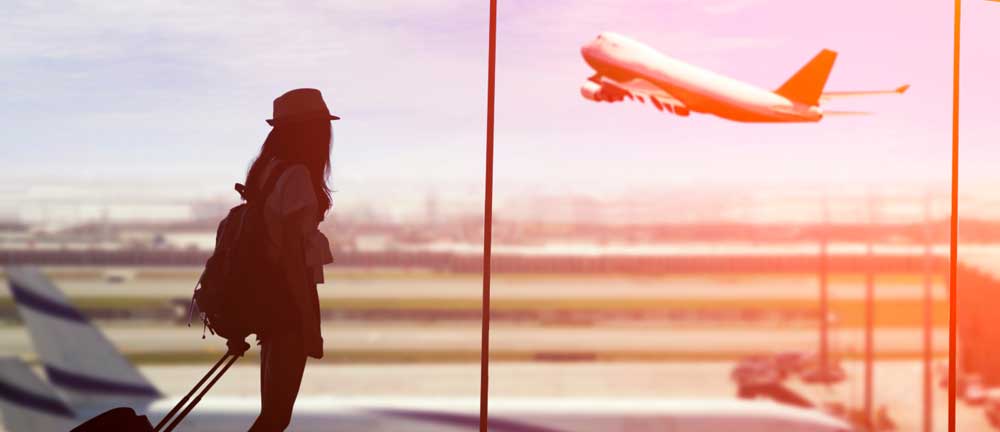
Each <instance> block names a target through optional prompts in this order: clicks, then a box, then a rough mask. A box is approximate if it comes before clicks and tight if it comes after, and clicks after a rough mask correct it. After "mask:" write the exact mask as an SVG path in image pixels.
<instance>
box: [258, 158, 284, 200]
mask: <svg viewBox="0 0 1000 432" xmlns="http://www.w3.org/2000/svg"><path fill="white" fill-rule="evenodd" d="M288 166H289V163H288V162H285V161H283V160H278V161H277V162H276V163H275V165H274V168H271V172H269V173H268V176H267V181H265V182H264V187H262V188H261V189H260V190H257V191H254V192H257V194H254V198H256V197H258V196H259V197H260V198H261V199H262V200H263V199H267V196H268V195H270V194H271V191H273V190H274V187H275V186H276V185H277V184H278V179H280V178H281V174H282V173H284V172H285V169H286V168H288ZM248 201H249V200H248Z"/></svg>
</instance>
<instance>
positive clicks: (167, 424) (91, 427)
mask: <svg viewBox="0 0 1000 432" xmlns="http://www.w3.org/2000/svg"><path fill="white" fill-rule="evenodd" d="M239 344H242V345H236V346H233V345H234V344H233V343H229V350H228V351H226V353H225V354H223V355H222V358H220V359H219V361H217V362H215V365H214V366H212V369H209V371H208V373H206V374H205V376H203V377H202V378H201V380H200V381H198V383H197V384H195V385H194V388H192V389H191V391H189V392H188V394H186V395H184V397H183V398H182V399H181V400H180V402H177V405H174V407H173V408H172V409H171V410H170V412H168V413H167V415H165V416H163V419H162V420H160V422H159V423H157V425H156V427H153V424H152V423H150V422H149V418H147V417H146V416H144V415H139V414H137V413H136V412H135V410H133V409H132V408H128V407H118V408H113V409H110V410H108V411H105V412H103V413H101V414H99V415H98V416H97V417H94V418H92V419H90V420H87V421H86V422H84V423H83V424H81V425H79V426H77V427H76V428H74V429H73V430H72V431H70V432H119V431H121V432H171V431H173V430H174V428H176V427H177V425H179V424H180V423H181V421H183V420H184V417H187V415H188V413H190V412H191V410H193V409H194V407H195V406H196V405H198V402H201V398H202V396H205V394H206V393H208V391H209V390H211V389H212V386H214V385H215V382H216V381H218V380H219V378H222V375H224V374H225V373H226V371H227V370H229V367H230V366H232V365H233V363H236V360H237V359H239V358H240V357H242V356H243V353H245V352H246V350H248V349H250V344H248V343H246V342H244V341H239ZM223 363H225V365H224V366H223ZM219 366H222V370H221V371H219V373H218V374H216V373H215V371H216V370H218V369H219ZM213 375H214V377H213ZM209 377H211V378H212V379H211V380H209ZM206 381H208V385H207V386H205V388H203V389H202V390H201V391H200V392H198V396H195V398H194V400H193V401H191V404H189V405H186V404H187V402H188V400H190V399H191V396H192V395H194V394H195V392H196V391H198V388H199V387H201V386H202V385H203V384H205V382H206ZM185 405H186V406H185ZM182 407H183V410H182V409H181V408H182ZM178 412H180V413H179V414H178Z"/></svg>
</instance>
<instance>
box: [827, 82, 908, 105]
mask: <svg viewBox="0 0 1000 432" xmlns="http://www.w3.org/2000/svg"><path fill="white" fill-rule="evenodd" d="M909 88H910V85H909V84H905V85H901V86H899V87H896V88H895V89H892V90H865V91H835V92H823V94H822V95H820V100H821V101H828V100H831V99H840V98H843V97H854V96H873V95H883V94H903V93H906V90H908V89H909Z"/></svg>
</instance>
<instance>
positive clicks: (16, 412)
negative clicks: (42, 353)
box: [0, 357, 77, 432]
mask: <svg viewBox="0 0 1000 432" xmlns="http://www.w3.org/2000/svg"><path fill="white" fill-rule="evenodd" d="M0 413H2V414H3V424H4V428H5V429H6V430H8V431H33V432H56V431H60V432H62V431H67V430H69V429H70V428H72V427H73V426H74V425H75V424H76V423H77V422H76V414H75V413H74V412H73V410H72V409H70V407H69V406H68V405H67V404H66V402H65V401H63V400H62V399H61V398H60V397H59V395H58V394H56V392H55V390H54V389H52V387H50V386H49V385H48V383H46V382H45V381H43V380H42V379H41V378H40V377H39V376H38V375H35V373H34V372H32V371H31V368H30V367H28V365H27V364H25V363H24V361H22V360H21V359H19V358H17V357H2V358H0Z"/></svg>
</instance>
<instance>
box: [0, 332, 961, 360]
mask: <svg viewBox="0 0 1000 432" xmlns="http://www.w3.org/2000/svg"><path fill="white" fill-rule="evenodd" d="M102 329H103V330H104V331H105V332H106V334H107V335H108V337H109V339H110V340H111V341H112V342H113V343H115V344H116V345H117V346H118V347H119V348H120V349H121V350H122V351H123V352H125V353H126V354H157V353H160V354H163V353H167V354H169V353H211V352H214V350H216V349H218V348H219V347H221V346H222V343H223V342H222V339H219V338H218V337H214V336H211V335H209V336H208V338H207V339H205V340H203V339H201V326H200V325H195V326H192V327H191V328H188V327H184V326H169V327H165V326H142V325H114V326H102ZM492 330H493V332H492V335H491V351H492V353H493V355H494V357H495V358H497V359H499V360H504V359H508V360H514V359H531V358H537V357H539V356H542V357H544V356H545V355H554V356H558V355H561V354H567V355H572V354H577V355H580V354H586V355H588V356H590V357H585V358H591V359H606V360H617V361H621V360H629V359H632V360H635V359H651V360H652V359H659V360H671V359H674V360H681V359H692V358H695V359H697V358H736V357H738V356H742V355H746V354H751V353H758V352H773V351H788V350H798V351H812V350H814V349H815V347H816V343H817V338H818V335H817V333H816V331H815V330H814V329H811V328H801V329H794V328H792V329H770V330H766V331H765V330H762V329H760V328H752V327H751V328H700V327H699V328H683V327H681V328H677V327H656V326H647V327H624V326H623V327H613V326H611V327H596V328H591V327H528V326H495V327H494V328H493V329H492ZM323 335H324V339H325V347H326V351H327V353H328V354H329V355H331V356H333V357H336V358H338V359H340V360H341V361H343V360H344V359H347V360H348V361H350V359H355V360H365V359H366V357H365V356H366V355H369V356H375V357H377V358H378V359H380V361H392V360H393V359H394V358H396V359H397V360H402V359H404V358H405V359H407V360H410V361H413V360H417V361H419V360H421V358H422V356H423V359H424V360H425V361H431V360H433V361H448V360H449V359H450V360H451V361H463V360H469V359H475V358H478V353H479V344H480V339H479V338H480V332H479V328H478V327H476V326H454V325H443V324H442V325H375V324H337V325H328V326H325V327H324V329H323ZM947 337H948V334H947V330H946V329H939V330H937V331H936V332H935V334H934V339H935V342H934V343H935V346H936V347H938V351H939V352H942V353H943V352H946V351H942V350H944V349H946V348H947V346H948V345H947V341H948V339H947ZM862 340H863V335H862V333H861V331H860V330H857V329H851V330H840V331H834V333H833V334H832V335H831V350H832V351H833V352H834V353H844V354H848V355H855V356H856V355H858V353H860V352H861V346H862V345H861V344H862ZM921 343H922V339H921V332H920V330H919V329H879V330H878V331H876V334H875V345H876V347H877V350H878V351H877V353H878V354H879V355H882V356H886V357H900V356H904V357H905V356H917V355H919V353H920V352H921V351H920V350H921ZM0 352H3V353H5V354H30V353H31V352H32V348H31V346H30V342H29V339H28V337H27V334H26V333H25V332H24V330H23V329H22V328H21V327H7V328H2V329H0ZM145 357H146V358H149V356H148V355H147V356H145Z"/></svg>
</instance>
